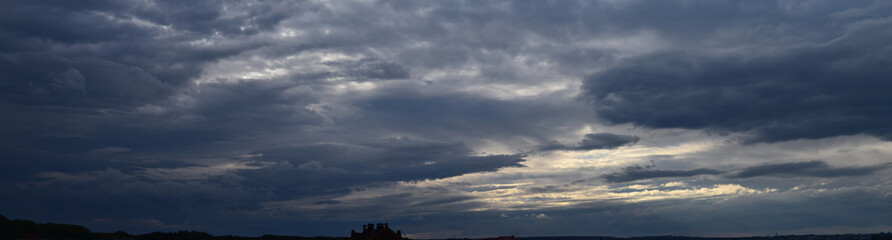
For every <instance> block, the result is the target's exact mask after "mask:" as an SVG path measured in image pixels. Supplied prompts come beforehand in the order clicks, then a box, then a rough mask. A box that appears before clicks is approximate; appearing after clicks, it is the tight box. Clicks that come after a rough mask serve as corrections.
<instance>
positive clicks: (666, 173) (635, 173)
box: [601, 165, 723, 183]
mask: <svg viewBox="0 0 892 240" xmlns="http://www.w3.org/2000/svg"><path fill="white" fill-rule="evenodd" d="M651 168H652V166H650V165H648V166H638V165H635V166H629V167H626V168H623V170H622V171H620V172H616V173H609V174H604V175H601V178H602V179H604V180H605V181H607V182H610V183H619V182H631V181H636V180H646V179H652V178H667V177H692V176H698V175H719V174H722V173H723V172H722V171H719V170H716V169H709V168H697V169H691V170H660V169H651Z"/></svg>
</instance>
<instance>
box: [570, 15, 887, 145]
mask: <svg viewBox="0 0 892 240" xmlns="http://www.w3.org/2000/svg"><path fill="white" fill-rule="evenodd" d="M889 27H892V21H890V20H888V19H880V20H876V21H868V22H861V23H857V24H851V25H849V26H847V27H846V28H845V29H844V31H845V33H844V34H843V35H841V36H839V37H836V38H833V39H830V40H828V41H826V42H820V43H815V44H803V45H800V46H792V47H790V48H788V49H781V50H776V51H770V50H759V49H756V50H755V51H753V52H750V51H747V52H739V53H738V52H730V53H722V52H719V53H713V52H698V51H677V50H674V51H660V52H656V53H652V54H647V55H643V56H639V57H635V58H633V59H630V60H628V61H625V62H624V63H622V64H621V66H618V67H615V68H611V69H608V70H607V71H604V72H601V73H598V74H595V75H592V76H589V77H588V78H587V79H586V80H585V85H584V86H583V89H584V91H585V94H586V95H587V96H588V97H590V98H591V99H592V100H594V102H595V103H594V105H595V109H596V111H597V113H598V116H599V117H600V118H601V119H603V120H606V121H608V122H611V123H632V124H636V125H640V126H646V127H652V128H688V129H712V130H719V131H744V132H746V131H753V132H754V133H755V137H754V138H753V139H750V141H754V142H774V141H784V140H793V139H800V138H824V137H832V136H839V135H853V134H869V135H874V136H877V137H880V138H883V139H886V140H892V129H890V128H889V127H888V122H890V120H892V109H890V106H892V96H890V95H889V94H885V92H887V91H888V90H889V89H892V82H890V81H889V80H888V79H889V76H890V75H892V70H890V69H889V68H888V67H885V66H888V65H890V64H892V59H890V58H889V56H890V55H892V49H890V48H889V46H890V45H889V43H890V42H892V34H889V33H888V31H884V30H883V29H888V28H889Z"/></svg>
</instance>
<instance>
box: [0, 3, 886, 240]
mask: <svg viewBox="0 0 892 240" xmlns="http://www.w3.org/2000/svg"><path fill="white" fill-rule="evenodd" d="M886 5H888V4H885V3H882V2H877V3H870V2H840V1H826V2H823V1H817V2H807V3H804V2H801V3H800V2H725V1H692V2H685V3H678V2H611V1H603V2H590V1H586V2H574V1H560V2H545V1H541V2H540V1H530V2H524V1H519V2H408V1H406V2H401V1H371V2H369V1H363V2H316V1H281V2H279V1H269V2H212V1H206V2H205V1H199V2H182V1H161V0H157V1H121V2H104V1H78V2H62V1H42V2H30V1H29V2H9V3H7V4H6V5H4V9H5V12H4V14H3V15H2V16H0V115H2V119H0V123H2V124H0V191H3V192H4V193H5V194H2V195H0V213H2V214H4V215H7V216H11V217H14V218H28V219H36V220H41V221H56V222H70V223H76V224H87V225H89V226H91V227H96V229H98V230H104V231H116V230H127V231H137V232H140V231H142V232H148V231H156V230H179V229H195V230H206V231H211V232H214V233H218V234H229V233H235V234H248V235H257V234H263V233H273V234H301V235H304V234H310V235H314V234H315V235H339V234H345V232H344V229H349V228H350V227H355V226H356V225H357V224H361V223H364V222H365V220H362V221H359V220H355V219H360V218H387V219H392V220H394V221H402V222H404V223H406V225H407V228H405V229H404V230H406V231H404V232H409V231H415V232H419V231H438V230H444V228H458V227H461V228H464V229H467V231H468V233H469V234H472V233H473V234H491V233H494V232H495V231H505V232H515V233H517V234H536V235H540V234H549V231H553V232H555V233H579V234H591V231H593V230H591V229H590V228H589V225H587V226H581V225H578V224H576V223H578V222H599V221H600V222H603V223H604V224H603V225H598V226H603V228H601V229H603V230H604V232H605V233H617V234H621V233H623V232H626V233H628V232H636V229H647V231H641V230H638V231H637V232H640V233H645V234H647V233H655V234H660V233H673V234H674V233H676V232H673V230H674V229H686V230H687V232H694V230H692V227H690V226H704V224H702V223H703V222H721V221H715V220H729V219H730V220H738V218H732V217H728V216H735V215H736V214H739V213H741V212H743V213H747V212H748V211H747V209H762V208H761V206H764V204H766V203H769V204H770V203H774V202H778V201H767V200H766V201H763V202H753V203H747V204H750V205H746V204H743V205H744V206H749V207H747V209H742V210H741V208H736V206H737V205H733V206H735V207H728V206H731V205H722V207H728V208H727V209H725V208H722V207H717V208H718V210H724V211H725V212H723V214H724V215H723V214H718V215H716V216H717V217H714V218H707V219H705V220H704V219H699V220H696V219H695V220H690V219H689V218H682V217H690V216H691V214H687V213H686V212H685V211H682V210H679V211H681V212H685V213H683V214H679V213H678V212H673V211H671V210H666V209H665V208H663V207H664V205H660V204H666V205H672V206H680V205H684V204H685V203H687V202H685V201H682V200H680V201H679V202H673V203H671V204H670V203H666V202H663V201H657V202H654V203H653V204H650V203H639V204H629V203H624V202H613V201H601V202H598V201H595V202H591V203H580V204H582V207H580V208H576V209H536V210H535V211H519V210H517V211H515V210H511V211H507V210H506V211H505V213H507V215H509V216H511V217H506V218H502V217H499V216H500V214H502V213H503V212H499V211H495V210H493V211H489V210H486V211H477V210H479V209H480V208H481V207H486V206H489V205H488V204H487V203H486V202H484V201H483V200H481V199H479V198H477V197H474V196H472V195H469V194H468V191H493V190H510V189H515V188H516V189H518V190H521V191H520V192H524V193H529V194H536V193H541V194H546V193H548V194H558V193H565V192H573V191H576V190H578V188H580V187H584V186H583V185H585V184H576V185H574V184H554V183H549V184H544V185H541V186H538V185H536V186H533V185H530V186H523V187H515V185H514V184H516V183H519V182H521V181H522V182H524V183H528V182H533V183H540V182H548V181H550V182H555V183H560V182H562V181H568V179H573V178H577V177H578V178H577V179H580V178H584V179H591V177H594V178H595V179H601V180H604V181H607V182H608V183H620V182H627V181H636V180H646V179H654V178H665V179H671V178H682V177H691V176H703V175H715V176H716V177H715V178H710V180H711V181H713V180H714V181H725V182H738V181H739V182H749V181H765V182H768V184H766V185H769V186H770V185H771V184H770V183H772V182H777V181H778V179H777V178H778V177H807V178H821V179H820V180H828V181H831V180H832V181H841V182H847V184H851V185H854V187H855V188H857V187H858V186H857V185H858V184H863V183H860V182H858V181H859V180H860V179H863V178H864V176H870V177H874V176H878V175H879V174H877V173H878V172H879V171H882V170H885V169H887V168H886V167H885V165H868V166H867V167H834V166H832V165H836V164H837V163H835V162H832V161H830V160H828V162H826V163H824V162H800V163H789V164H770V163H767V164H766V165H763V166H754V167H744V168H741V169H730V170H728V169H723V168H720V167H716V166H715V165H714V164H712V163H711V162H707V161H704V162H701V163H698V164H696V165H697V166H703V168H699V169H693V170H660V169H654V168H652V167H651V168H648V167H646V166H637V167H636V166H633V167H629V168H625V169H621V170H620V171H619V172H616V173H609V174H606V175H603V176H602V175H600V174H602V172H596V171H592V169H588V168H585V167H583V168H580V169H564V170H561V171H559V172H556V173H548V174H545V173H541V172H539V170H540V169H538V168H539V167H543V165H539V164H538V162H531V163H533V164H530V166H531V167H533V169H525V170H523V171H514V170H508V171H502V172H498V171H500V170H504V169H506V168H514V167H523V166H525V165H526V164H528V162H527V161H528V160H527V159H530V160H529V161H538V160H541V159H542V158H548V157H549V156H543V155H548V154H543V155H536V156H532V157H527V156H525V155H522V154H517V153H520V152H529V151H530V150H535V149H544V150H569V151H582V150H593V149H614V148H618V147H623V146H632V145H634V144H637V143H638V142H639V141H641V142H646V141H647V143H648V144H650V143H652V142H650V141H648V140H650V139H649V138H651V137H660V136H663V135H662V134H663V133H665V132H660V133H657V134H651V132H649V131H651V130H652V129H653V128H673V129H674V130H671V131H676V130H677V129H675V128H684V129H698V130H706V132H719V133H726V132H745V133H748V134H752V136H755V137H754V138H752V139H749V141H750V142H768V143H771V142H777V141H785V140H792V139H800V138H824V137H831V136H838V135H853V134H866V135H871V136H877V137H880V138H884V139H888V138H889V131H888V130H889V129H888V128H887V127H885V125H884V123H885V122H888V121H887V120H889V119H888V118H889V115H888V114H887V112H890V111H888V110H889V109H888V106H889V105H890V102H889V98H888V97H885V92H887V91H885V90H887V89H888V88H889V85H888V83H887V82H888V81H884V78H883V77H884V76H887V75H889V72H888V70H885V69H886V68H885V65H889V64H888V63H889V61H888V58H887V57H885V56H886V55H889V48H888V42H890V41H888V40H889V38H890V37H889V34H888V33H887V32H888V31H883V30H884V29H886V28H888V26H889V21H888V12H890V11H889V6H886ZM243 71H244V72H243ZM579 86H582V87H581V88H579ZM578 90H581V91H578ZM578 92H581V94H582V95H581V96H577V93H578ZM580 99H586V100H591V101H580ZM599 121H600V122H599ZM604 123H607V124H630V125H633V126H630V127H632V128H628V129H623V130H620V129H613V126H603V124H604ZM635 126H643V127H641V128H636V127H635ZM620 127H622V128H624V127H625V126H624V125H620ZM580 129H604V130H599V131H604V132H610V131H623V132H627V130H628V131H633V132H635V135H636V136H632V135H619V134H611V133H592V134H588V135H586V136H584V137H583V139H582V140H581V141H578V142H572V141H571V142H569V143H553V142H550V140H552V139H565V138H566V137H567V136H575V134H578V133H579V131H580ZM693 132H696V133H697V134H699V132H700V131H693ZM697 134H693V135H697ZM402 136H407V137H408V138H407V137H402ZM380 139H389V140H380ZM406 139H412V140H406ZM661 144H662V143H661ZM679 144H681V143H679ZM660 146H664V145H660ZM660 146H655V145H647V146H644V147H647V148H649V150H655V151H658V150H659V147H660ZM673 146H674V145H673ZM635 147H637V146H635ZM633 150H637V149H633ZM483 151H487V152H483ZM489 151H495V152H497V153H490V152H489ZM568 154H580V153H578V152H577V153H568ZM656 154H660V153H656ZM555 155H557V154H555ZM873 156H875V155H869V156H867V155H859V156H856V157H859V158H862V159H861V160H864V161H870V159H867V158H869V157H873ZM876 156H882V155H876ZM593 157H596V158H599V161H601V160H604V161H608V160H610V159H606V158H604V159H601V158H600V156H593ZM577 160H580V161H587V160H584V159H577ZM679 161H685V160H679ZM874 162H876V161H874ZM691 165H692V164H682V165H681V166H691ZM678 168H681V169H683V168H684V167H678ZM492 172H496V173H492ZM470 173H484V174H479V177H480V178H479V179H477V180H474V181H477V182H474V183H473V184H472V183H467V184H468V187H467V188H469V189H470V190H468V189H464V187H465V186H459V185H460V184H458V183H456V184H458V185H448V186H437V187H418V186H415V187H408V189H403V188H406V185H412V184H406V183H407V182H408V183H412V182H415V181H418V182H421V183H424V184H427V183H431V184H434V185H436V184H440V183H442V182H444V181H448V180H444V179H449V178H451V177H456V176H462V175H465V174H470ZM871 174H875V175H871ZM758 176H764V177H758ZM468 177H469V178H471V179H474V178H477V177H478V175H472V176H468ZM859 177H860V178H859ZM458 178H462V177H458ZM546 178H547V179H546ZM823 178H827V179H823ZM830 178H833V179H830ZM426 179H440V180H438V181H429V182H428V181H425V180H426ZM546 180H547V181H546ZM503 183H505V184H503ZM602 183H603V181H599V182H597V184H602ZM424 184H419V185H424ZM586 184H595V183H592V182H586ZM471 185H473V186H471ZM412 186H414V185H412ZM871 186H872V185H871ZM846 187H852V186H846ZM881 187H882V186H881ZM377 188H384V189H385V190H393V191H394V192H392V193H382V194H381V195H378V197H368V198H363V199H361V200H356V202H346V201H343V200H341V199H343V197H349V196H353V195H351V194H357V193H361V192H362V191H372V190H376V189H377ZM459 189H462V190H461V191H460V190H459ZM465 190H467V191H465ZM882 191H884V190H882V189H881V190H876V189H866V190H864V192H855V194H860V195H859V196H863V197H864V198H863V199H859V201H856V202H855V203H854V204H849V205H845V206H852V208H854V209H849V210H851V211H850V212H853V213H855V214H850V215H845V214H843V213H838V212H832V211H830V210H827V211H823V212H820V213H819V215H820V216H826V217H828V218H830V217H839V218H834V219H847V220H852V217H853V216H859V215H862V216H863V214H860V213H863V212H880V211H876V209H883V208H888V204H884V203H886V202H888V201H886V200H888V199H885V198H887V197H883V196H885V195H881V194H879V192H882ZM878 194H879V195H878ZM789 197H790V198H791V199H794V200H796V201H793V202H796V203H797V204H801V205H802V206H820V204H818V203H823V202H821V201H824V200H827V199H831V200H832V199H837V200H838V199H844V198H839V197H837V198H834V197H833V196H829V195H828V196H824V197H825V198H821V199H818V200H815V201H811V200H814V199H811V198H808V197H802V196H798V195H789ZM546 198H547V197H531V198H526V199H524V201H530V202H531V203H530V204H528V205H524V207H535V205H534V204H533V203H532V202H537V201H538V202H541V201H546V200H547V199H546ZM810 199H811V200H810ZM741 201H744V200H741ZM797 201H798V202H797ZM827 201H830V200H827ZM781 202H783V201H781ZM830 202H832V201H830ZM276 203H301V204H306V206H307V207H308V208H300V206H298V207H296V209H298V210H295V209H287V206H288V205H287V204H284V205H283V206H284V207H285V208H283V209H276V208H268V207H267V206H270V205H273V204H276ZM676 203H678V204H676ZM809 204H813V205H809ZM837 205H839V204H837ZM837 205H834V206H837ZM301 206H303V205H301ZM839 206H842V205H839ZM309 208H312V209H319V210H301V209H309ZM469 209H476V210H475V211H472V212H468V210H469ZM653 209H657V210H660V211H665V212H661V213H659V214H653V215H648V216H656V217H654V218H648V219H642V218H640V217H639V216H641V214H642V213H645V214H647V213H648V211H649V210H653ZM691 209H694V210H696V209H697V208H691ZM785 209H786V208H785ZM789 209H793V208H789ZM736 210H740V211H736ZM704 212H705V211H704ZM787 213H789V214H803V215H804V212H802V211H800V212H796V211H792V212H787ZM540 214H541V216H547V217H542V218H536V217H529V216H540ZM580 214H582V215H580ZM695 215H696V214H695ZM779 215H782V214H779ZM679 216H681V217H679ZM698 216H699V217H701V218H706V217H708V216H707V214H705V213H701V214H700V215H696V216H694V217H698ZM487 217H493V218H487ZM760 217H761V216H753V217H752V218H750V219H753V218H760ZM847 217H848V218H847ZM307 219H312V220H307ZM338 219H340V220H338ZM343 219H350V220H343ZM458 219H461V221H453V220H458ZM605 219H611V220H605ZM667 219H668V220H667ZM679 219H681V220H690V221H687V222H685V221H680V220H679ZM778 219H779V218H778ZM664 220H665V221H664ZM745 220H748V219H740V221H745ZM830 220H833V219H830ZM870 220H872V221H873V222H872V224H873V223H877V222H878V223H880V224H884V223H885V221H886V220H885V219H870ZM876 220H879V221H876ZM356 221H358V222H356ZM859 221H864V222H870V221H868V220H863V219H861V220H859V219H855V221H850V222H856V223H858V225H862V226H863V225H864V222H859ZM679 222H683V223H684V224H681V223H679ZM797 222H800V223H801V224H799V225H795V227H800V226H802V227H808V226H838V225H840V224H842V223H840V222H842V221H841V220H840V221H835V220H833V221H826V222H828V224H823V223H816V222H809V221H808V219H802V221H797ZM114 223H123V224H118V225H115V224H114ZM393 223H394V222H392V224H393ZM444 223H445V224H444ZM685 224H687V226H686V225H685ZM776 225H780V224H776ZM233 226H238V227H237V228H236V227H233ZM444 226H445V227H444ZM764 226H775V225H769V224H765V225H758V226H754V227H751V228H747V229H750V230H751V231H759V230H761V229H760V227H764ZM710 228H711V229H727V227H725V228H723V227H722V226H715V225H711V226H710ZM778 228H779V229H784V228H783V227H778ZM446 230H451V229H446ZM727 231H731V230H727ZM682 232H684V231H682Z"/></svg>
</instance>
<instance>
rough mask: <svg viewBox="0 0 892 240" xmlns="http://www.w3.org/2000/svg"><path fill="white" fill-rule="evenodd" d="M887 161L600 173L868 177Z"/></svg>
mask: <svg viewBox="0 0 892 240" xmlns="http://www.w3.org/2000/svg"><path fill="white" fill-rule="evenodd" d="M890 166H892V165H890V164H889V163H885V164H878V165H873V166H864V167H833V166H830V164H827V162H825V161H818V160H815V161H808V162H791V163H768V164H762V165H758V166H751V167H745V168H741V169H735V170H727V171H724V170H718V169H711V168H697V169H687V170H664V169H654V165H653V164H651V165H643V166H642V165H633V166H629V167H625V168H623V169H622V170H620V171H618V172H614V173H608V174H604V175H601V179H603V180H605V181H607V182H610V183H621V182H631V181H637V180H649V179H655V178H682V177H692V176H698V175H716V176H721V177H724V178H731V179H733V178H752V177H760V176H766V177H781V178H790V177H817V178H836V177H855V176H867V175H871V174H874V173H876V172H877V171H881V170H884V169H887V168H889V167H890Z"/></svg>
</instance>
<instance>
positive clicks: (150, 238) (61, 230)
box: [0, 215, 345, 240]
mask: <svg viewBox="0 0 892 240" xmlns="http://www.w3.org/2000/svg"><path fill="white" fill-rule="evenodd" d="M0 239H2V240H7V239H84V240H125V239H133V240H343V239H345V238H344V237H300V236H277V235H263V236H260V237H241V236H232V235H223V236H214V235H211V234H208V233H206V232H196V231H179V232H153V233H146V234H139V235H132V234H129V233H126V232H123V231H117V232H112V233H103V232H92V231H90V229H87V228H86V227H84V226H79V225H72V224H58V223H36V222H34V221H30V220H21V219H15V220H10V219H9V218H6V216H3V215H0Z"/></svg>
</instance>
